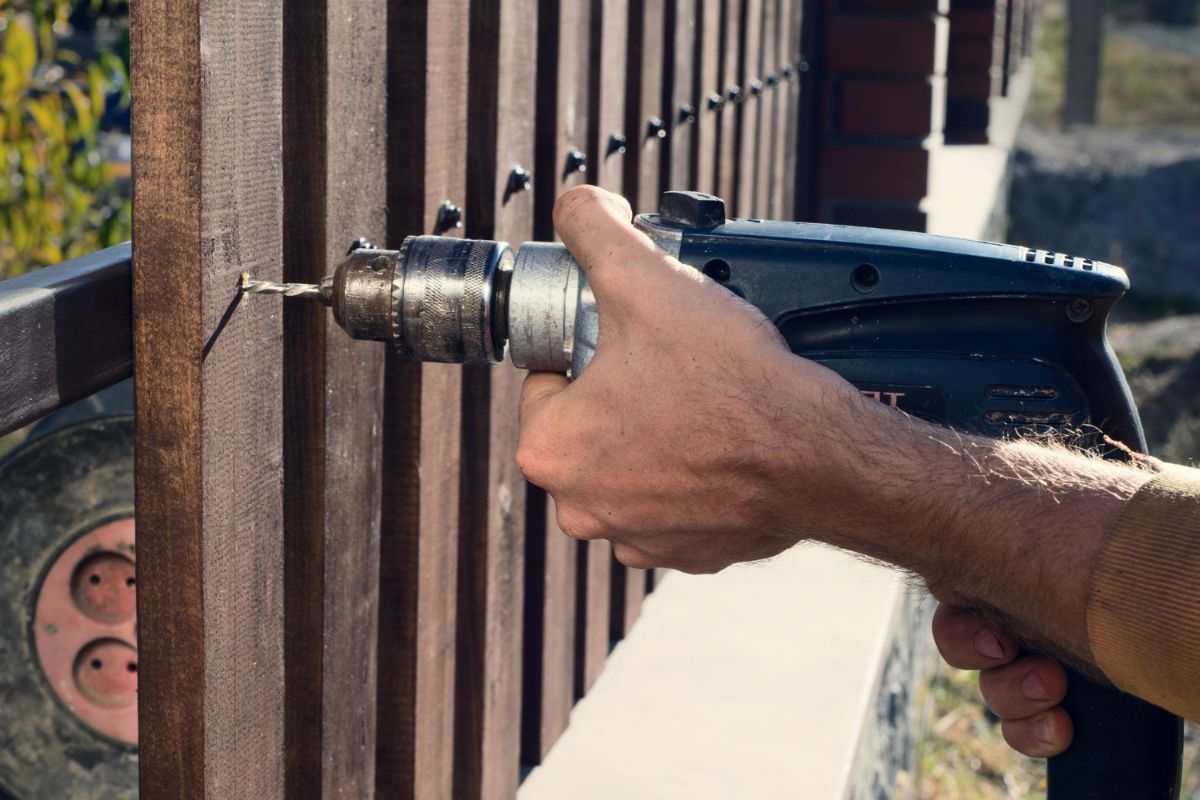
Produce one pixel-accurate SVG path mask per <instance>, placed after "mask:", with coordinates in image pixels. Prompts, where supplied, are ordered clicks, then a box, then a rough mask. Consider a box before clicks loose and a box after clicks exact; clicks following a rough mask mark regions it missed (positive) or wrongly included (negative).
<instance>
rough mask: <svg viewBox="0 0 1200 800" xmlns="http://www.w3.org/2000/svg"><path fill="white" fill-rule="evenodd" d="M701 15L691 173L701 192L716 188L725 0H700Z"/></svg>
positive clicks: (722, 101) (697, 42) (721, 95)
mask: <svg viewBox="0 0 1200 800" xmlns="http://www.w3.org/2000/svg"><path fill="white" fill-rule="evenodd" d="M697 2H698V3H699V12H700V16H699V18H698V26H697V27H698V31H697V38H696V61H695V71H696V80H697V95H698V98H699V100H700V103H699V105H698V106H697V111H696V113H697V115H698V116H699V125H698V126H697V128H696V141H695V145H694V146H693V150H692V174H693V175H694V176H695V178H696V185H697V188H698V189H699V190H700V191H702V192H708V193H709V194H715V193H716V192H717V171H716V170H717V123H718V121H719V120H720V118H721V108H722V107H723V106H724V104H725V97H724V95H723V94H722V93H721V7H722V5H721V4H722V0H697Z"/></svg>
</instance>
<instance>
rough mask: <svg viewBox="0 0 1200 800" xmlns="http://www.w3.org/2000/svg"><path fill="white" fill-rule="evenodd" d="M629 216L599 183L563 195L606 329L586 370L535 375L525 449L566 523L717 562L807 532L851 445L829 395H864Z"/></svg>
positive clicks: (648, 561)
mask: <svg viewBox="0 0 1200 800" xmlns="http://www.w3.org/2000/svg"><path fill="white" fill-rule="evenodd" d="M630 219H631V213H630V209H629V205H628V204H627V203H626V202H625V200H624V199H622V198H621V197H619V196H617V195H614V194H610V193H608V192H605V191H603V190H601V189H596V188H594V187H590V186H589V187H579V188H577V189H574V190H572V191H570V192H568V193H566V194H565V195H563V197H562V198H561V199H560V200H559V202H558V204H557V205H556V206H555V209H554V225H555V228H556V229H557V230H558V233H559V235H560V236H561V237H562V239H563V241H564V242H565V243H566V245H567V247H568V248H569V249H570V250H571V252H572V253H573V254H574V256H575V257H576V259H577V260H578V261H579V263H580V264H581V265H582V266H583V268H584V270H585V271H586V272H587V277H588V281H589V283H590V284H591V287H592V289H593V291H594V293H595V296H596V305H597V309H598V312H599V318H600V331H599V340H598V342H597V348H596V355H595V358H594V359H593V360H592V362H591V363H590V364H589V365H588V368H587V370H586V371H585V372H584V373H583V375H582V376H581V377H580V378H579V379H578V380H576V381H575V382H573V383H570V384H568V383H567V381H566V379H565V378H564V377H563V376H561V375H551V374H531V375H530V376H529V377H528V379H527V380H526V382H525V387H524V391H523V396H522V400H521V437H520V443H519V446H518V449H517V463H518V464H519V465H520V467H521V470H522V472H524V473H525V475H526V477H528V478H529V480H530V481H532V482H533V483H535V484H538V485H539V486H542V487H544V488H545V489H547V490H548V491H549V492H550V493H551V494H552V495H553V496H554V499H555V501H556V504H557V507H558V522H559V526H560V527H561V528H562V530H563V531H565V532H566V533H568V534H569V535H571V536H574V537H577V538H581V539H592V538H597V537H600V538H605V539H610V540H612V543H613V549H614V552H615V554H616V556H617V558H618V559H619V560H620V561H621V562H622V563H624V564H626V565H628V566H632V567H643V568H644V567H661V566H667V567H672V568H675V569H679V570H683V571H686V572H714V571H717V570H719V569H722V568H724V567H726V566H728V565H729V564H732V563H734V562H738V561H749V560H754V559H760V558H766V557H769V556H773V555H775V554H777V553H779V552H781V551H782V550H784V549H786V548H787V547H789V546H791V545H792V544H794V543H795V542H796V541H797V539H798V538H799V536H800V535H802V533H803V532H802V531H800V530H798V529H797V525H796V524H795V523H796V520H797V519H806V518H807V520H808V522H809V523H811V524H812V525H813V526H815V527H820V526H821V524H822V518H823V517H826V516H828V512H829V511H830V510H834V509H836V506H837V503H836V502H833V503H831V502H829V498H830V497H837V496H839V491H840V489H839V487H838V485H837V484H838V482H839V481H841V480H843V479H844V470H841V468H840V467H839V464H840V463H841V460H840V459H839V457H838V453H839V451H840V449H841V448H840V447H839V446H838V445H839V443H838V442H837V441H836V440H833V439H831V436H830V434H829V429H828V426H826V425H825V424H824V422H823V419H822V416H823V415H822V409H827V408H830V407H833V406H838V405H845V404H850V405H854V406H859V407H866V406H867V405H868V402H869V401H867V400H866V399H865V398H863V397H862V396H861V395H860V394H859V393H858V392H857V391H855V390H854V388H853V387H852V386H850V385H849V384H848V383H846V382H845V381H844V380H842V379H841V378H840V377H839V376H838V375H836V374H835V373H833V372H832V371H830V370H828V369H825V368H824V367H821V366H819V365H817V364H814V363H812V362H808V361H803V360H801V359H798V358H795V357H794V356H793V355H792V354H791V352H790V351H789V350H788V348H787V346H786V345H785V343H784V341H783V339H782V338H781V336H780V335H779V332H778V331H777V330H776V328H775V327H774V326H773V325H772V324H771V323H770V322H769V321H768V320H767V319H766V318H765V317H763V315H762V314H761V313H760V312H759V311H758V310H757V309H756V308H754V307H753V306H751V305H750V304H749V303H747V302H745V301H744V300H742V299H741V298H739V297H737V296H735V295H734V294H732V293H730V292H729V291H727V290H725V289H724V288H722V287H721V286H718V285H717V284H715V283H713V282H712V281H711V280H709V279H708V278H706V277H704V276H703V275H701V274H700V273H699V272H697V271H696V270H694V269H690V268H688V267H684V266H683V265H682V264H680V263H679V262H678V261H676V260H675V259H673V258H671V257H669V256H667V255H665V254H664V253H662V252H661V251H660V250H658V249H657V248H656V247H655V246H654V244H653V243H652V242H651V241H650V240H649V239H648V238H647V237H646V236H645V235H643V234H642V233H641V232H639V231H637V230H636V229H634V228H633V226H632V225H631V223H630ZM797 409H802V410H803V413H801V414H798V413H797ZM837 416H838V417H839V418H841V417H842V416H844V412H839V414H838V415H837ZM800 474H803V475H806V476H808V478H807V479H806V480H805V481H804V482H803V483H797V482H796V481H795V478H796V476H797V475H800ZM818 498H820V500H819V501H818ZM806 511H808V512H811V513H806ZM814 529H815V528H814Z"/></svg>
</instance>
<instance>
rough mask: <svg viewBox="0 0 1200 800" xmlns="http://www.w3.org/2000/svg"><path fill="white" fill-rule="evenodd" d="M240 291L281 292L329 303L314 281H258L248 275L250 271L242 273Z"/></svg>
mask: <svg viewBox="0 0 1200 800" xmlns="http://www.w3.org/2000/svg"><path fill="white" fill-rule="evenodd" d="M242 292H244V293H249V294H281V295H283V296H284V297H304V298H307V299H310V300H320V301H321V302H323V303H325V304H326V305H328V304H329V298H328V295H327V292H325V291H322V288H321V286H320V285H319V284H316V283H277V282H276V281H260V280H255V279H253V278H251V277H250V273H248V272H243V273H242Z"/></svg>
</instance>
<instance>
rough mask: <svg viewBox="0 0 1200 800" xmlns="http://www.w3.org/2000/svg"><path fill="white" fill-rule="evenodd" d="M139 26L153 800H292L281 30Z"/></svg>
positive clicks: (145, 19) (257, 7)
mask: <svg viewBox="0 0 1200 800" xmlns="http://www.w3.org/2000/svg"><path fill="white" fill-rule="evenodd" d="M131 15H132V18H131V36H132V38H131V55H132V59H133V81H134V83H133V90H134V92H135V93H136V95H137V97H138V102H137V107H136V108H135V109H134V110H133V151H134V153H135V154H136V164H135V165H134V167H133V170H134V171H133V180H134V187H135V193H136V199H135V201H134V210H133V222H134V234H133V235H134V245H133V291H134V366H135V370H136V371H137V374H138V381H137V413H138V426H137V439H136V468H137V478H136V492H137V505H138V533H139V541H138V549H139V552H138V582H139V587H138V627H139V651H140V654H139V661H140V663H141V665H142V673H141V680H140V687H139V698H140V701H139V704H138V705H139V709H138V710H139V728H140V733H141V748H140V773H141V774H140V783H141V796H142V797H144V798H150V799H151V800H156V799H157V798H178V797H209V798H227V797H253V798H256V799H261V800H268V799H269V798H280V797H282V796H283V794H284V774H283V773H284V770H283V760H284V759H283V749H284V748H283V743H284V719H283V703H284V690H283V685H284V683H283V679H284V669H283V580H282V578H283V538H282V530H283V501H282V485H281V477H282V459H283V445H282V440H283V431H282V419H281V415H280V411H279V398H280V395H281V392H282V370H281V364H282V356H283V349H282V325H281V322H280V316H279V313H278V309H277V308H274V307H270V306H265V305H254V306H251V305H250V304H249V303H239V302H238V301H239V294H238V283H239V273H241V272H242V271H243V270H247V271H250V272H252V273H254V274H256V275H259V276H261V277H264V278H270V279H279V278H281V277H282V273H281V269H280V264H281V262H282V260H283V243H282V210H283V204H282V175H281V166H280V148H281V137H282V119H281V118H282V111H281V105H280V98H281V94H282V91H281V86H282V70H281V63H282V50H281V43H282V41H283V31H282V18H281V12H280V7H279V5H278V4H276V3H272V2H268V0H225V2H205V3H201V2H199V1H198V0H176V1H175V2H166V0H143V2H138V3H135V4H134V5H133V7H132V9H131ZM268 309H270V310H268Z"/></svg>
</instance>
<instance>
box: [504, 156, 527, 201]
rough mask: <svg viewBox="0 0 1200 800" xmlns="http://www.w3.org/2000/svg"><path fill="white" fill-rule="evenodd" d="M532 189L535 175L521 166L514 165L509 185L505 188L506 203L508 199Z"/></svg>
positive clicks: (509, 175) (509, 176) (509, 177)
mask: <svg viewBox="0 0 1200 800" xmlns="http://www.w3.org/2000/svg"><path fill="white" fill-rule="evenodd" d="M532 188H533V175H531V174H530V172H529V170H527V169H525V168H524V167H522V166H521V165H520V164H514V165H513V168H512V170H511V171H510V172H509V173H508V183H506V184H505V186H504V202H506V203H507V202H508V198H510V197H512V196H513V195H514V194H520V193H521V192H528V191H529V190H530V189H532Z"/></svg>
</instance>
